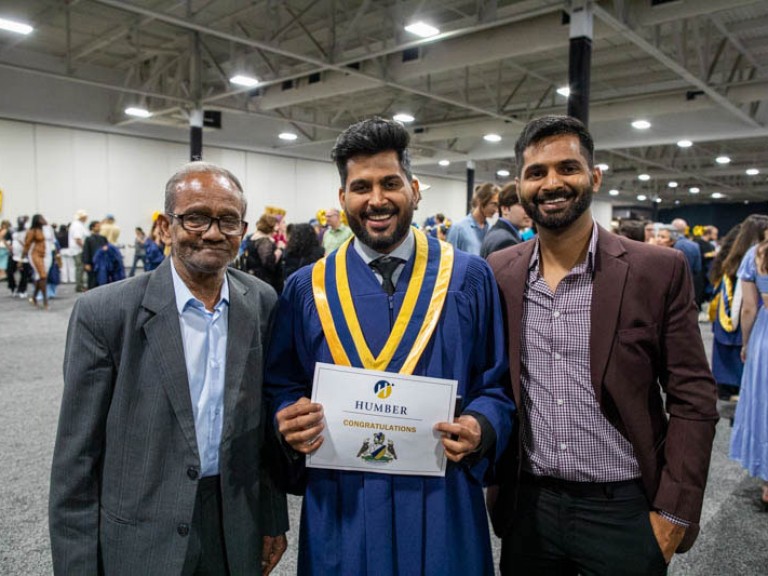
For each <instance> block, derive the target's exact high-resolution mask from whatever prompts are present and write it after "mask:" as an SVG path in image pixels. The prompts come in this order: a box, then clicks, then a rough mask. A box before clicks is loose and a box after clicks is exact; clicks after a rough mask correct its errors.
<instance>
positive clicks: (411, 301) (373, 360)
mask: <svg viewBox="0 0 768 576" xmlns="http://www.w3.org/2000/svg"><path fill="white" fill-rule="evenodd" d="M413 232H414V237H415V240H416V255H415V261H414V265H413V273H412V274H411V278H410V280H409V282H408V288H407V290H406V292H405V299H404V301H403V306H402V308H401V309H400V312H399V313H398V315H397V319H396V320H395V324H394V326H393V328H392V332H391V333H390V335H389V338H388V339H387V342H386V344H385V345H384V347H383V348H382V350H381V352H380V353H379V355H378V356H374V355H373V353H372V352H371V350H370V348H369V347H368V344H367V342H366V341H365V335H364V334H363V331H362V328H361V326H360V321H359V319H358V316H357V312H356V310H355V306H354V302H353V301H352V294H351V292H350V288H349V278H348V276H347V251H348V249H349V245H350V242H351V241H352V238H350V239H349V240H347V241H346V242H344V244H342V245H341V246H340V247H339V249H338V250H337V251H336V252H335V253H333V254H330V255H329V256H327V257H326V258H323V259H322V260H320V261H319V262H317V264H316V265H315V267H314V270H313V271H312V291H313V295H314V299H315V305H316V306H317V311H318V315H319V316H320V323H321V324H322V327H323V333H324V334H325V337H326V340H327V342H328V347H329V348H330V351H331V355H332V356H333V361H334V363H336V364H338V365H340V366H356V367H361V368H365V369H368V370H389V371H390V372H393V371H396V372H399V373H401V374H412V373H413V370H414V369H415V368H416V364H417V363H418V361H419V358H421V355H422V354H423V353H424V350H425V349H426V347H427V344H428V343H429V340H430V338H431V337H432V334H433V333H434V331H435V328H436V326H437V322H438V321H439V319H440V314H441V312H442V309H443V304H444V303H445V298H446V295H447V294H448V285H449V284H450V281H451V274H452V272H453V247H452V246H451V245H450V244H447V243H445V242H440V241H437V240H434V241H432V242H430V241H429V240H428V239H427V237H426V235H425V234H424V233H423V232H421V231H420V230H416V229H414V230H413Z"/></svg>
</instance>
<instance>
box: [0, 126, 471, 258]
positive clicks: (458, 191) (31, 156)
mask: <svg viewBox="0 0 768 576" xmlns="http://www.w3.org/2000/svg"><path fill="white" fill-rule="evenodd" d="M188 154H189V152H188V146H186V145H182V144H177V143H173V142H166V141H160V140H151V139H147V138H138V137H131V136H123V135H117V134H109V133H103V132H95V131H88V130H80V129H74V128H59V127H52V126H48V125H43V124H34V123H27V122H16V121H9V120H0V189H1V190H2V191H3V205H2V210H0V218H2V219H15V218H16V217H17V216H20V215H22V214H28V215H30V216H31V215H32V214H34V213H38V212H39V213H41V214H43V215H44V216H45V217H46V218H47V219H48V221H49V222H52V223H58V224H60V223H65V222H69V221H70V220H71V219H72V215H73V214H74V212H75V211H76V210H79V209H81V208H82V209H85V210H87V211H88V214H89V219H101V218H103V217H104V216H105V215H106V214H108V213H109V214H114V216H115V218H116V219H117V222H118V224H119V225H120V227H121V228H122V235H121V238H120V241H121V242H123V243H126V242H131V241H132V239H133V235H132V230H133V227H135V226H142V227H144V228H145V229H147V228H148V227H149V226H150V223H151V218H152V214H153V213H154V212H155V211H156V210H162V207H163V190H164V187H165V183H166V181H167V180H168V178H169V177H170V176H171V175H172V174H173V173H174V172H175V171H176V169H178V168H179V167H180V166H181V165H182V164H184V163H185V162H186V161H187V158H188ZM203 155H204V157H205V159H206V160H207V161H209V162H213V163H215V164H219V165H221V166H224V167H225V168H228V169H229V170H231V171H232V172H233V173H234V174H235V175H236V176H237V177H238V178H239V179H240V181H241V182H242V184H243V187H244V189H245V193H246V196H247V198H248V206H249V207H248V215H247V219H248V220H249V222H255V221H256V219H258V217H259V215H260V214H261V213H262V211H263V209H264V206H267V205H274V206H279V207H281V208H284V209H285V210H287V214H288V220H289V221H290V222H302V221H306V220H308V219H309V218H312V217H313V216H314V215H315V213H316V212H317V210H318V209H320V208H327V207H330V206H338V189H339V177H338V173H337V171H336V167H335V166H334V165H333V164H332V163H331V162H330V161H328V162H316V161H311V160H301V159H293V158H284V157H280V156H270V155H266V154H259V153H255V152H247V151H241V150H231V149H226V148H216V147H208V146H206V147H204V150H203ZM421 180H422V182H424V183H427V184H429V185H430V186H431V188H430V189H429V190H427V191H425V192H424V193H423V198H422V202H421V206H420V208H419V211H418V212H417V213H416V216H415V220H416V221H417V222H419V223H421V222H423V221H424V219H425V218H426V217H427V216H428V215H430V214H434V213H436V212H443V213H445V214H446V215H448V216H449V217H452V218H454V219H456V218H461V217H462V216H463V215H464V205H465V201H466V200H465V184H464V183H463V182H461V181H457V180H451V179H447V178H440V177H434V176H427V177H422V178H421Z"/></svg>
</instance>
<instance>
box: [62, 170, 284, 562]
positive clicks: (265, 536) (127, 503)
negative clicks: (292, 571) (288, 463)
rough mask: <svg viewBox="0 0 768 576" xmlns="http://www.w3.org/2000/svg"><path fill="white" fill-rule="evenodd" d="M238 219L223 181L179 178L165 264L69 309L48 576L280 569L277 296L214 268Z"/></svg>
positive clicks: (236, 238)
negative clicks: (272, 404) (274, 463)
mask: <svg viewBox="0 0 768 576" xmlns="http://www.w3.org/2000/svg"><path fill="white" fill-rule="evenodd" d="M245 209H246V201H245V197H244V195H243V189H242V186H241V185H240V182H239V181H238V180H237V178H236V177H235V176H234V175H233V174H231V173H230V172H229V171H227V170H224V169H222V168H219V167H217V166H214V165H212V164H208V163H204V162H193V163H190V164H188V165H186V166H185V167H183V168H182V169H181V170H180V171H179V172H178V173H176V174H175V175H174V176H173V177H172V178H171V179H170V180H169V182H168V184H167V185H166V190H165V214H164V215H161V216H160V218H161V222H160V226H161V230H162V234H163V239H164V241H165V242H166V244H170V245H171V258H169V259H167V260H165V262H163V264H161V265H160V267H159V268H158V269H157V270H155V271H154V272H151V273H149V274H143V275H141V276H138V277H136V278H131V279H130V280H127V281H125V282H120V283H117V284H113V285H109V286H105V287H103V288H99V289H98V290H94V291H92V292H88V294H86V295H85V296H83V297H82V298H81V299H80V300H79V301H78V302H77V303H76V304H75V308H74V310H73V312H72V317H71V319H70V324H69V332H68V335H67V346H66V351H65V358H64V396H63V400H62V404H61V415H60V418H59V429H58V435H57V438H56V446H55V449H54V457H53V470H52V475H51V494H50V530H51V544H52V550H53V565H54V572H55V574H57V575H61V574H71V575H91V574H93V575H96V574H105V575H106V576H118V575H130V576H136V575H139V574H141V575H142V576H147V575H154V574H156V575H158V576H160V575H162V576H167V575H173V574H181V575H217V576H218V575H232V576H236V575H245V574H248V575H250V574H262V573H263V574H268V573H269V572H270V571H271V570H272V568H274V566H275V565H276V564H277V562H278V561H279V560H280V557H281V556H282V553H283V552H284V550H285V548H286V539H285V534H284V533H285V531H286V530H287V528H288V518H287V511H286V502H285V495H284V494H283V493H280V492H279V491H277V490H276V489H275V488H274V484H273V482H272V480H271V478H270V477H269V475H268V474H267V473H266V468H265V465H266V464H268V463H267V462H266V460H267V458H265V450H266V448H267V446H266V445H265V438H266V437H271V435H266V436H265V433H264V430H263V427H264V425H265V419H264V418H263V416H262V406H261V387H262V362H263V355H264V348H265V344H266V341H267V338H268V333H269V326H270V321H271V318H272V315H273V311H274V309H275V303H276V301H277V297H276V294H275V292H274V290H272V288H270V287H269V286H267V285H266V284H264V283H263V282H261V281H259V280H257V279H255V278H253V277H251V276H248V275H246V274H243V273H241V272H238V271H236V270H232V269H229V268H228V264H229V263H230V262H231V261H232V260H233V259H234V257H235V256H236V255H237V250H238V246H239V244H240V241H241V239H242V237H243V235H244V233H245V230H246V228H247V224H246V223H245V221H244V220H243V217H244V215H245Z"/></svg>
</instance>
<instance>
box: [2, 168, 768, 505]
mask: <svg viewBox="0 0 768 576" xmlns="http://www.w3.org/2000/svg"><path fill="white" fill-rule="evenodd" d="M88 216H89V215H88V213H87V212H86V211H85V210H78V211H77V212H76V213H75V214H74V217H73V219H72V221H71V222H70V223H69V224H61V225H57V224H55V223H51V224H49V223H48V221H47V220H46V218H45V217H44V215H42V214H35V215H33V216H32V218H31V219H30V218H29V217H28V216H20V217H19V218H17V220H16V225H15V226H14V225H12V224H11V222H10V221H8V220H4V221H2V223H1V224H0V281H5V282H7V287H8V290H9V291H10V295H11V296H12V297H16V298H19V299H20V300H27V301H28V302H30V303H31V304H32V305H33V306H35V307H38V308H40V309H43V310H45V309H47V308H48V306H49V300H50V299H52V298H55V297H56V290H57V287H58V285H59V284H60V283H62V282H64V283H73V284H74V285H75V290H76V291H77V292H85V291H87V290H90V289H93V288H96V287H98V286H102V285H104V284H109V283H111V282H115V281H118V280H122V279H123V278H125V277H126V276H134V275H135V274H137V273H140V272H141V271H142V270H143V271H151V270H154V269H155V268H156V267H157V266H159V264H160V263H161V262H162V261H163V259H164V258H165V257H166V255H167V253H168V249H167V247H166V245H165V243H164V242H163V239H162V238H161V236H160V232H159V228H158V227H157V226H156V222H157V218H156V216H155V217H154V218H153V221H152V224H151V226H150V231H149V233H146V232H145V231H144V230H143V229H142V228H140V227H137V228H136V229H135V231H134V237H133V239H132V241H128V242H123V243H122V244H121V243H120V237H121V230H120V227H119V226H118V224H117V223H116V219H115V217H114V216H113V215H111V214H108V215H106V216H105V217H104V218H103V219H102V220H91V221H89V220H88ZM414 225H416V224H415V223H414ZM421 227H422V229H423V230H424V231H425V232H427V233H428V234H430V235H432V236H434V237H437V238H439V239H440V240H444V241H447V242H449V243H451V244H453V245H454V247H455V248H457V249H460V250H464V251H466V252H470V253H474V254H478V255H481V256H482V257H484V258H486V257H488V256H489V255H490V254H491V253H493V252H496V251H498V250H501V249H504V248H507V247H509V246H513V245H515V244H518V243H520V242H524V241H526V240H529V239H531V238H534V237H535V235H536V230H535V226H534V225H533V223H532V222H531V219H530V218H529V217H528V215H527V214H526V213H525V210H523V208H522V206H521V205H520V203H519V200H518V196H517V192H516V189H515V185H514V183H510V184H508V185H506V186H504V187H499V186H496V185H495V184H492V183H483V184H480V185H478V186H477V187H476V188H475V194H474V197H473V199H472V203H471V210H470V212H469V214H467V215H465V216H464V217H462V218H459V219H456V220H455V221H454V220H452V219H451V218H449V217H447V216H446V215H445V214H441V213H438V214H434V215H430V216H428V217H427V218H426V219H425V220H424V221H423V223H422V224H421ZM612 232H614V233H616V234H619V235H621V236H625V237H627V238H630V239H632V240H636V241H638V242H646V243H649V244H655V245H658V246H665V247H668V248H670V249H674V250H679V251H681V252H682V253H683V254H684V255H685V259H686V262H687V263H688V266H689V271H690V274H691V278H692V281H693V290H694V292H695V297H696V303H697V305H698V306H699V307H700V311H701V315H700V318H701V321H702V322H707V321H708V322H711V324H712V330H713V333H714V339H713V349H712V372H713V374H714V376H715V379H716V381H717V387H718V394H719V396H720V399H721V400H723V401H725V402H731V403H733V404H734V405H737V406H738V408H737V409H736V411H735V416H734V418H733V419H732V423H733V424H734V426H735V430H734V440H733V445H732V456H733V457H734V458H735V459H737V460H739V461H741V462H742V464H743V465H744V466H745V467H746V468H747V469H748V470H750V472H751V473H752V474H753V475H756V476H759V477H761V478H762V479H763V480H764V482H765V484H764V486H763V493H762V496H761V500H762V502H763V504H764V506H765V507H766V509H768V448H766V446H768V417H766V414H768V392H767V391H766V389H765V386H760V385H759V383H760V382H763V383H764V382H766V381H768V362H766V361H765V360H764V359H763V358H764V357H765V354H764V351H765V349H766V348H768V326H767V324H768V322H766V320H765V312H764V310H765V307H764V305H763V304H764V302H763V301H764V298H766V297H765V296H764V295H765V294H766V293H768V288H766V286H765V285H764V284H765V283H766V282H767V281H768V280H766V278H767V277H768V276H766V268H767V266H766V260H768V257H766V254H768V215H762V214H753V215H751V216H749V217H748V218H746V219H745V220H744V221H743V222H741V223H739V224H737V225H736V226H734V227H733V228H732V229H731V230H729V231H728V232H727V234H726V235H725V236H724V237H723V238H722V239H721V238H720V235H719V230H718V229H717V228H716V227H715V226H712V225H706V224H697V225H695V226H693V227H691V226H689V225H688V223H687V222H686V221H685V220H683V219H681V218H677V219H675V220H673V221H672V222H670V223H664V222H653V221H649V220H640V219H620V220H615V221H614V222H613V223H612ZM350 236H352V231H351V230H350V228H349V227H348V226H347V223H346V215H345V214H344V213H343V212H340V211H339V210H338V209H336V208H330V207H329V208H326V209H323V210H319V211H318V212H317V215H316V217H315V218H312V219H311V220H310V221H308V222H300V223H289V222H288V219H287V217H286V214H285V211H284V210H281V209H279V208H274V207H267V208H266V209H265V211H264V213H263V214H262V215H261V216H260V217H259V218H258V219H257V221H256V224H255V226H253V227H252V228H251V229H250V230H248V232H247V234H246V235H245V237H244V238H243V241H242V243H241V246H240V253H239V256H238V258H237V260H236V261H235V262H234V263H233V265H234V266H235V267H237V268H239V269H241V270H243V271H246V272H248V273H249V274H252V275H254V276H256V277H258V278H260V279H261V280H263V281H265V282H267V283H268V284H269V285H270V286H272V287H273V288H274V289H275V290H276V291H277V292H278V293H280V292H281V291H282V288H283V285H284V283H285V280H286V279H287V278H288V276H290V275H291V274H293V273H294V272H296V271H297V270H298V269H299V268H301V267H303V266H307V265H310V264H312V263H314V262H315V261H317V260H319V259H320V258H322V257H323V256H324V255H327V254H329V253H331V252H333V251H334V250H336V249H337V248H338V247H339V246H340V245H341V244H342V243H343V242H345V241H346V240H347V239H348V238H349V237H350ZM127 248H132V260H131V261H130V264H129V262H128V260H127V259H126V257H125V255H124V253H130V252H131V251H130V250H127ZM126 269H128V273H127V274H126ZM745 443H746V444H750V445H751V449H748V448H750V447H749V446H745ZM760 443H762V444H760ZM755 444H758V446H755ZM758 452H759V453H761V454H762V457H760V458H758V457H757V456H756V454H757V453H758ZM750 454H751V455H752V456H750Z"/></svg>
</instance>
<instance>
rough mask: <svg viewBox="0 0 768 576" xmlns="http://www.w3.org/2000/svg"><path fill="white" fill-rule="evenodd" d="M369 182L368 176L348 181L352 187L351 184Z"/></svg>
mask: <svg viewBox="0 0 768 576" xmlns="http://www.w3.org/2000/svg"><path fill="white" fill-rule="evenodd" d="M370 183H371V181H370V180H369V179H368V178H355V179H354V180H351V181H350V182H349V187H350V188H352V187H353V186H355V185H360V184H365V185H368V184H370Z"/></svg>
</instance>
